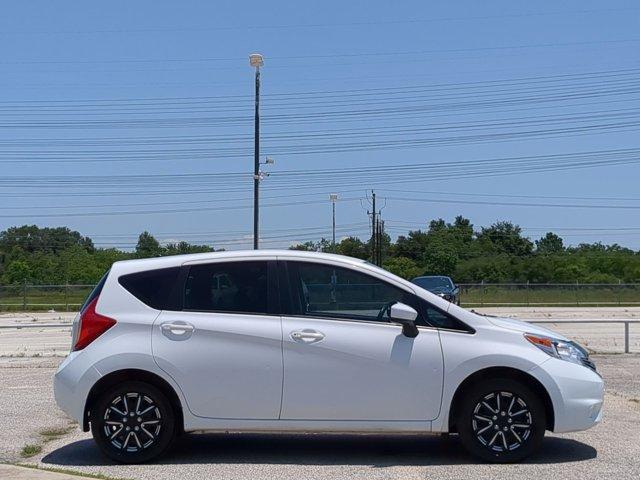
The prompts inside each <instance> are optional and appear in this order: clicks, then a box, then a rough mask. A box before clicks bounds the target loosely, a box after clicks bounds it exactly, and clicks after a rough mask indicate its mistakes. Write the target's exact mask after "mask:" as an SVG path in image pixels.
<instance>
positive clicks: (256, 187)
mask: <svg viewBox="0 0 640 480" xmlns="http://www.w3.org/2000/svg"><path fill="white" fill-rule="evenodd" d="M249 64H250V65H251V66H252V67H255V69H256V113H255V133H254V135H255V138H254V147H253V150H254V154H253V155H254V157H253V163H254V165H253V249H254V250H257V249H258V228H259V224H260V221H259V218H260V217H259V208H260V206H259V194H260V67H261V66H263V65H264V60H263V58H262V55H260V54H259V53H252V54H251V55H249Z"/></svg>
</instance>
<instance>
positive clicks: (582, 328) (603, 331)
mask: <svg viewBox="0 0 640 480" xmlns="http://www.w3.org/2000/svg"><path fill="white" fill-rule="evenodd" d="M477 310H478V311H479V312H481V313H487V314H491V315H499V316H505V317H513V318H518V319H520V320H545V321H547V320H554V323H552V324H544V325H542V326H544V327H547V328H550V329H552V330H555V331H557V332H558V333H561V334H564V335H566V336H568V337H570V338H572V339H574V340H576V341H578V342H580V343H582V344H583V345H584V346H586V347H587V348H589V349H591V351H594V352H598V353H622V352H624V336H623V333H624V327H623V325H622V324H578V325H575V324H573V325H570V324H567V323H565V322H567V321H568V320H612V319H617V320H630V321H637V322H640V307H608V308H589V307H561V308H552V307H491V308H489V307H487V308H478V309H477ZM74 316H75V313H65V312H61V313H54V312H51V313H47V312H45V313H3V314H0V357H8V356H10V357H18V356H33V355H39V356H62V355H66V354H67V352H68V351H69V344H70V343H71V338H70V327H56V328H45V327H42V328H38V327H37V325H46V324H67V323H68V324H69V325H70V324H71V321H72V320H73V317H74ZM27 326H28V328H27ZM3 327H23V328H3ZM630 347H631V351H632V352H637V353H640V323H638V324H634V325H631V329H630Z"/></svg>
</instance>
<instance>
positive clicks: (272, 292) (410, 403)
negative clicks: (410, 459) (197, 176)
mask: <svg viewBox="0 0 640 480" xmlns="http://www.w3.org/2000/svg"><path fill="white" fill-rule="evenodd" d="M222 279H224V281H221V280H222ZM55 397H56V401H57V403H58V405H59V406H60V408H62V410H64V411H65V412H66V413H68V414H69V415H70V416H71V417H72V418H74V419H76V420H77V421H78V422H79V423H80V425H82V427H83V428H84V430H85V431H88V429H89V426H90V427H91V431H92V432H93V437H94V439H95V441H96V442H97V444H98V446H99V447H100V449H101V450H102V451H103V452H104V453H105V454H106V455H108V456H109V457H111V458H112V459H115V460H117V461H120V462H130V463H133V462H144V461H147V460H150V459H152V458H154V457H156V456H158V455H160V454H161V453H163V452H165V451H166V450H167V449H168V447H169V446H170V445H171V443H172V441H173V440H174V439H175V438H176V436H178V435H179V434H181V433H183V432H190V431H221V432H227V431H235V432H362V433H371V434H374V433H407V432H410V433H425V434H427V433H437V432H456V433H458V435H459V437H460V440H461V442H462V444H463V445H464V446H465V447H466V448H467V449H468V450H469V451H470V452H472V453H473V454H475V455H477V456H479V457H481V458H483V459H485V460H489V461H496V462H513V461H518V460H520V459H522V458H524V457H525V456H527V455H529V454H530V453H532V452H533V451H534V450H535V449H536V448H537V447H538V446H539V445H540V443H541V442H542V439H543V436H544V433H545V430H550V431H553V432H571V431H576V430H585V429H587V428H589V427H592V426H593V425H595V424H596V423H598V422H599V421H600V419H601V416H602V402H603V382H602V378H601V377H600V375H598V373H596V371H595V367H594V365H593V363H592V362H591V361H590V360H589V358H588V355H587V352H586V351H585V350H584V349H583V348H582V347H580V346H579V345H577V344H576V343H574V342H571V341H569V340H568V339H566V338H564V337H562V336H560V335H558V334H555V333H553V332H551V331H549V330H546V329H543V328H540V327H537V326H534V325H531V324H527V323H524V322H519V321H515V320H508V319H501V318H496V317H489V316H481V315H478V314H475V313H473V312H469V311H467V310H464V309H462V308H460V307H458V306H456V305H454V304H452V303H450V302H448V301H446V300H443V299H442V298H439V297H438V296H436V295H433V294H432V293H429V292H428V291H426V290H423V289H422V288H420V287H418V286H417V285H414V284H412V283H410V282H408V281H405V280H403V279H401V278H399V277H397V276H395V275H393V274H391V273H389V272H387V271H385V270H383V269H381V268H378V267H376V266H374V265H371V264H369V263H367V262H365V261H362V260H357V259H353V258H348V257H343V256H338V255H329V254H321V253H308V252H297V251H269V250H260V251H248V252H240V251H238V252H218V253H205V254H196V255H182V256H172V257H163V258H152V259H146V260H131V261H124V262H117V263H114V264H113V266H112V268H111V269H110V270H109V272H107V274H105V276H104V277H103V278H102V280H101V281H100V283H99V285H98V286H97V287H96V288H95V290H94V291H93V292H92V293H91V295H90V296H89V298H88V299H87V301H86V303H85V305H84V306H83V308H82V309H81V312H80V313H79V315H78V317H77V318H76V320H75V322H74V327H73V340H72V352H71V353H70V354H69V356H68V357H67V358H66V359H65V360H64V361H63V362H62V364H61V365H60V368H59V369H58V372H57V373H56V375H55ZM425 455H428V452H425Z"/></svg>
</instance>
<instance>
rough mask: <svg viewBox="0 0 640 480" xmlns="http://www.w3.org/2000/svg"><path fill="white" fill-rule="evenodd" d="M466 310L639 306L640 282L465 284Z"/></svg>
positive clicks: (462, 289) (462, 299) (463, 302)
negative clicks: (479, 308)
mask: <svg viewBox="0 0 640 480" xmlns="http://www.w3.org/2000/svg"><path fill="white" fill-rule="evenodd" d="M459 287H460V304H461V305H462V306H464V307H485V306H486V307H500V306H505V307H529V306H541V307H542V306H549V307H554V306H555V307H563V306H564V307H611V306H634V305H640V283H463V284H460V285H459Z"/></svg>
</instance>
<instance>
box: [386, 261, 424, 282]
mask: <svg viewBox="0 0 640 480" xmlns="http://www.w3.org/2000/svg"><path fill="white" fill-rule="evenodd" d="M383 268H384V269H386V270H389V271H390V272H391V273H394V274H396V275H398V276H399V277H402V278H406V279H407V280H411V279H412V278H415V277H418V276H420V275H422V269H421V267H419V266H418V264H417V263H416V262H414V261H413V260H411V259H410V258H407V257H392V258H388V259H387V260H385V262H384V264H383Z"/></svg>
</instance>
